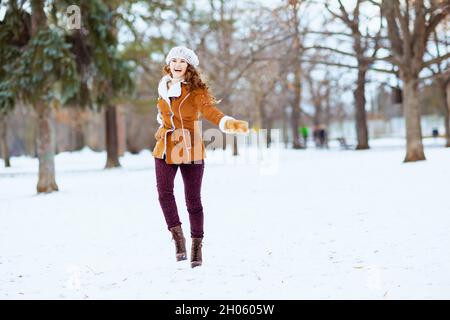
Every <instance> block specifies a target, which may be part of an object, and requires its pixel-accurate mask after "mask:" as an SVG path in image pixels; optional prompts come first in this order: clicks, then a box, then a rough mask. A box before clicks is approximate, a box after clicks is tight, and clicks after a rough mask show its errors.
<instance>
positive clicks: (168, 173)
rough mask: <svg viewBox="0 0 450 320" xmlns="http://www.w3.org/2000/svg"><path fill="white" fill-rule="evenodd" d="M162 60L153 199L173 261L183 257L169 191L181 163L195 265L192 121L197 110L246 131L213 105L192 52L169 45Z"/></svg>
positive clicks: (196, 189) (199, 171)
mask: <svg viewBox="0 0 450 320" xmlns="http://www.w3.org/2000/svg"><path fill="white" fill-rule="evenodd" d="M165 62H166V65H165V66H164V67H163V73H164V76H163V78H162V79H161V80H160V82H159V85H158V94H159V98H158V104H157V107H158V116H157V120H158V123H159V124H160V126H159V128H158V130H157V131H156V133H155V138H156V145H155V147H154V149H153V152H152V155H153V156H154V158H155V171H156V183H157V189H158V199H159V203H160V205H161V209H162V211H163V214H164V218H165V220H166V223H167V228H168V229H169V231H170V232H171V234H172V238H173V240H174V241H175V251H176V260H177V261H181V260H186V259H187V253H186V239H185V237H184V235H183V230H182V228H181V222H180V218H179V216H178V211H177V205H176V202H175V197H174V193H173V189H174V180H175V175H176V173H177V170H178V168H180V171H181V175H182V177H183V183H184V193H185V200H186V206H187V210H188V212H189V221H190V230H191V238H192V246H191V267H192V268H194V267H197V266H200V265H201V264H202V250H201V249H202V239H203V236H204V233H203V206H202V202H201V184H202V177H203V171H204V158H205V156H206V154H205V145H204V142H203V139H202V136H201V132H199V130H197V129H198V123H197V121H198V120H199V119H200V118H199V117H200V116H201V115H202V116H203V117H204V118H206V119H207V120H208V121H210V122H212V123H213V124H215V125H216V126H219V128H220V129H221V130H222V131H223V132H225V133H247V132H248V122H246V121H241V120H236V119H234V118H233V117H231V116H227V115H225V114H224V113H223V112H222V111H220V110H219V109H218V108H217V107H216V106H215V102H216V101H215V99H214V97H213V96H212V94H211V93H210V90H209V88H208V86H207V85H206V84H205V83H204V82H203V81H202V79H201V78H200V75H199V73H198V71H197V70H196V68H195V67H197V66H198V64H199V60H198V57H197V55H196V54H195V53H194V51H192V50H191V49H188V48H186V47H182V46H178V47H174V48H172V49H171V50H170V51H169V53H168V55H167V57H166V61H165ZM195 135H197V136H195Z"/></svg>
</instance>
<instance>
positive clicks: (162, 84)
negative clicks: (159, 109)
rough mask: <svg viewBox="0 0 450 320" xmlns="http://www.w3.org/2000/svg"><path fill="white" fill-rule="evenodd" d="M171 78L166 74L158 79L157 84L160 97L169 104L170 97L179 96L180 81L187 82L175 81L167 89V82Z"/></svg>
mask: <svg viewBox="0 0 450 320" xmlns="http://www.w3.org/2000/svg"><path fill="white" fill-rule="evenodd" d="M170 80H171V78H170V76H169V75H168V74H166V75H165V76H164V77H162V79H161V80H160V81H159V84H158V94H159V96H160V97H161V98H163V99H164V100H165V101H166V102H167V104H168V105H169V106H170V99H169V98H170V97H179V96H180V95H181V83H187V82H186V81H184V80H183V81H177V82H175V83H174V84H172V85H171V86H170V89H167V82H169V81H170Z"/></svg>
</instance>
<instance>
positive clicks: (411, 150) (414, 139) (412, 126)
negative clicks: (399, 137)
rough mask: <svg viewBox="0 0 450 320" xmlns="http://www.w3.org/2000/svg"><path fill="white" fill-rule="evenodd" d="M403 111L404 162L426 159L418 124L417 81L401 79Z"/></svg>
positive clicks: (418, 101) (418, 100)
mask: <svg viewBox="0 0 450 320" xmlns="http://www.w3.org/2000/svg"><path fill="white" fill-rule="evenodd" d="M403 82H404V87H403V113H404V117H405V122H406V156H405V160H404V162H413V161H420V160H426V159H425V153H424V150H423V144H422V127H421V124H420V99H419V85H418V83H419V81H418V79H417V78H416V79H415V78H410V79H403Z"/></svg>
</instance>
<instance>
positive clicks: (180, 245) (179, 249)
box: [170, 226, 187, 261]
mask: <svg viewBox="0 0 450 320" xmlns="http://www.w3.org/2000/svg"><path fill="white" fill-rule="evenodd" d="M170 232H171V233H172V239H173V240H174V241H175V250H176V251H175V254H176V259H177V261H182V260H186V259H187V255H186V239H185V238H184V235H183V229H181V226H176V227H173V228H170Z"/></svg>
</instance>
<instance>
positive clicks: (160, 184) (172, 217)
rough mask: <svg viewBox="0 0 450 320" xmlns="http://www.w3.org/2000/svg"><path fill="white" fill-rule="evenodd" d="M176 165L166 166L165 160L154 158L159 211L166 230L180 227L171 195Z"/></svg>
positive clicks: (173, 197)
mask: <svg viewBox="0 0 450 320" xmlns="http://www.w3.org/2000/svg"><path fill="white" fill-rule="evenodd" d="M177 169H178V165H176V164H167V163H166V161H165V160H163V159H159V158H155V171H156V187H157V189H158V199H159V204H160V205H161V209H162V211H163V213H164V218H165V219H166V223H167V229H169V230H170V228H172V227H175V226H179V225H181V222H180V217H179V216H178V210H177V204H176V202H175V196H174V194H173V182H174V180H175V175H176V173H177Z"/></svg>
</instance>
